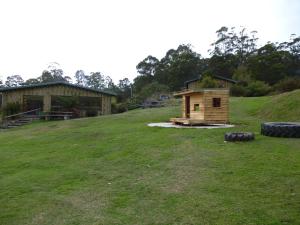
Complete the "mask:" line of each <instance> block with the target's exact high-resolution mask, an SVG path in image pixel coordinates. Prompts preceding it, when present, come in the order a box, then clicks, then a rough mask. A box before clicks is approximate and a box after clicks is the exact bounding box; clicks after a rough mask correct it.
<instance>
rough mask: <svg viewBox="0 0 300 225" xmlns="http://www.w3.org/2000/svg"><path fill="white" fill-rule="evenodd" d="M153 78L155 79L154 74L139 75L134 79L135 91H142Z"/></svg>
mask: <svg viewBox="0 0 300 225" xmlns="http://www.w3.org/2000/svg"><path fill="white" fill-rule="evenodd" d="M153 80H154V77H153V76H145V75H140V76H137V77H136V78H134V80H133V87H134V91H135V92H136V93H140V92H141V91H142V90H143V88H144V87H145V86H146V85H148V84H151V83H152V81H153Z"/></svg>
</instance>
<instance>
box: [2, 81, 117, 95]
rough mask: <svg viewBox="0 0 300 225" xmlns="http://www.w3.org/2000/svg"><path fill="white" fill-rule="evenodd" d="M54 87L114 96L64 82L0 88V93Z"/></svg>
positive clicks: (108, 92)
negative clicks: (60, 86) (59, 86)
mask: <svg viewBox="0 0 300 225" xmlns="http://www.w3.org/2000/svg"><path fill="white" fill-rule="evenodd" d="M55 85H63V86H67V87H72V88H77V89H81V90H86V91H92V92H96V93H101V94H106V95H111V96H116V94H115V93H113V92H110V91H103V90H99V89H95V88H88V87H83V86H81V85H76V84H70V83H67V82H64V81H55V82H48V83H41V84H30V85H22V86H18V87H4V88H0V92H10V91H15V90H22V89H30V88H43V87H50V86H55Z"/></svg>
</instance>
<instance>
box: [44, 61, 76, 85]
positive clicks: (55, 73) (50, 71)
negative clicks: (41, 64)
mask: <svg viewBox="0 0 300 225" xmlns="http://www.w3.org/2000/svg"><path fill="white" fill-rule="evenodd" d="M38 79H39V80H40V82H41V83H48V82H56V81H63V82H71V78H70V77H69V76H64V71H63V70H62V69H61V68H60V65H59V64H58V63H56V62H53V63H50V64H49V66H48V68H47V70H44V71H43V73H42V75H41V76H40V77H38Z"/></svg>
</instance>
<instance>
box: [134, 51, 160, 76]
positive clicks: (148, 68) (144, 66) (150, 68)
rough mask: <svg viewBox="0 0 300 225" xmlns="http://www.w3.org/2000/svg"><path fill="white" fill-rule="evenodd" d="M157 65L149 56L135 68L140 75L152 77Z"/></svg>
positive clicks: (154, 59)
mask: <svg viewBox="0 0 300 225" xmlns="http://www.w3.org/2000/svg"><path fill="white" fill-rule="evenodd" d="M158 65H159V60H158V59H157V58H155V57H153V56H151V55H149V56H148V57H146V58H145V59H144V60H143V61H141V62H140V63H139V64H138V65H137V66H136V69H137V71H138V73H139V74H140V75H144V76H154V74H155V71H156V68H157V67H158Z"/></svg>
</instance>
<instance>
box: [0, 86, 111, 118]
mask: <svg viewBox="0 0 300 225" xmlns="http://www.w3.org/2000/svg"><path fill="white" fill-rule="evenodd" d="M0 94H1V96H2V101H1V102H2V104H1V108H2V109H3V108H5V107H6V106H7V105H9V104H10V103H17V104H19V105H20V106H21V108H22V111H23V112H25V111H30V110H35V109H37V108H40V109H41V110H42V111H43V112H53V111H66V110H70V108H72V109H74V111H75V110H76V113H78V114H79V115H78V116H79V117H85V116H97V115H107V114H111V99H112V97H114V96H115V94H113V93H110V92H106V91H102V90H97V89H92V88H87V87H83V86H79V85H74V84H70V83H66V82H52V83H42V84H35V85H27V86H25V85H24V86H18V87H6V88H0ZM68 105H69V107H68Z"/></svg>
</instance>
